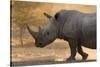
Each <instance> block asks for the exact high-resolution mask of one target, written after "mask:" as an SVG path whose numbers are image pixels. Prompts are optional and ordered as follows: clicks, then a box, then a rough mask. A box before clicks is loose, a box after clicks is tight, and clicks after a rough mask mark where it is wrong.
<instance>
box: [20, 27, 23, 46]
mask: <svg viewBox="0 0 100 67" xmlns="http://www.w3.org/2000/svg"><path fill="white" fill-rule="evenodd" d="M20 43H21V46H23V45H24V44H23V28H21V27H20Z"/></svg>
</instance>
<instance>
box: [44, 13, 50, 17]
mask: <svg viewBox="0 0 100 67" xmlns="http://www.w3.org/2000/svg"><path fill="white" fill-rule="evenodd" d="M43 14H44V15H45V16H46V17H47V18H51V17H52V16H50V15H49V14H47V13H43Z"/></svg>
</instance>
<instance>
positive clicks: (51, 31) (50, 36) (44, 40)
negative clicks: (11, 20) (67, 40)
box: [27, 13, 56, 47]
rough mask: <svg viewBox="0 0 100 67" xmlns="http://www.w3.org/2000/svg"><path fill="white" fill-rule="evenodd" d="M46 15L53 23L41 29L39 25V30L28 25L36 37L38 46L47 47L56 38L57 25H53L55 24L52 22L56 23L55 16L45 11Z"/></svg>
mask: <svg viewBox="0 0 100 67" xmlns="http://www.w3.org/2000/svg"><path fill="white" fill-rule="evenodd" d="M44 15H45V16H46V17H47V18H48V19H49V23H50V24H51V25H48V26H47V27H46V28H43V29H41V28H40V27H39V31H38V32H33V31H32V30H31V29H30V28H29V26H28V25H27V29H28V31H29V32H30V34H31V35H32V37H33V38H34V39H35V45H36V47H45V46H46V45H48V44H50V43H51V42H53V41H54V40H55V39H56V28H55V26H53V25H54V24H52V23H55V22H54V21H55V20H54V18H53V17H52V16H50V15H48V14H46V13H44Z"/></svg>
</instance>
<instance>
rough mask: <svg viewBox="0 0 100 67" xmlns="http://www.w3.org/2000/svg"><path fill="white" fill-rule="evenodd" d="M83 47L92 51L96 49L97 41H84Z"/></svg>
mask: <svg viewBox="0 0 100 67" xmlns="http://www.w3.org/2000/svg"><path fill="white" fill-rule="evenodd" d="M81 44H82V46H84V47H87V48H91V49H96V39H95V38H93V39H90V40H84V41H83V42H82V43H81Z"/></svg>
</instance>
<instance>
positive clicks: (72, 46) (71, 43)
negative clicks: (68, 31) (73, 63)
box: [67, 39, 78, 61]
mask: <svg viewBox="0 0 100 67" xmlns="http://www.w3.org/2000/svg"><path fill="white" fill-rule="evenodd" d="M68 42H69V46H70V50H71V55H70V57H69V58H68V59H67V60H68V61H69V60H75V56H76V52H77V51H76V49H77V44H78V43H77V41H75V40H72V39H70V40H68Z"/></svg>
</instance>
